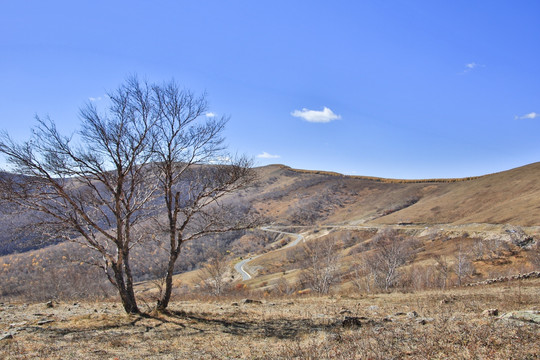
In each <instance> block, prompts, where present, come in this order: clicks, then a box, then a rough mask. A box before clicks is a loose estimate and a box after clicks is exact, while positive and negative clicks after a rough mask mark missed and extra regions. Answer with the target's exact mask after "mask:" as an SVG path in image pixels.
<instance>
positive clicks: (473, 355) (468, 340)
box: [0, 279, 540, 359]
mask: <svg viewBox="0 0 540 360" xmlns="http://www.w3.org/2000/svg"><path fill="white" fill-rule="evenodd" d="M539 299H540V280H538V279H536V280H527V281H520V282H513V283H506V284H499V285H493V286H479V287H473V288H462V289H451V290H447V291H426V292H418V293H407V294H400V293H394V294H377V295H368V296H363V297H360V296H358V297H346V296H334V297H308V298H305V297H294V298H281V299H264V300H262V301H261V302H260V303H259V302H258V301H255V302H247V301H242V300H238V299H237V300H235V299H220V300H215V301H178V302H175V303H173V304H172V306H171V309H170V310H171V312H170V313H169V314H155V313H152V312H150V313H148V314H146V315H143V316H127V315H125V314H123V311H122V309H121V306H119V305H118V304H116V303H114V302H99V303H77V304H74V303H54V305H53V307H48V306H47V305H46V304H7V303H3V304H0V334H4V335H5V334H7V333H10V334H12V336H13V337H12V338H9V336H8V338H7V339H4V340H0V358H2V359H35V358H43V359H239V358H241V359H401V358H410V359H537V358H540V342H539V341H538V339H539V338H540V324H538V323H536V322H535V321H536V320H534V319H533V320H531V319H529V318H528V319H522V320H519V319H517V318H518V317H519V316H514V319H512V316H510V315H508V314H509V313H511V314H516V313H515V311H519V310H532V312H530V313H528V314H534V312H535V311H536V312H537V311H539V310H540V301H539ZM486 309H498V311H499V313H498V315H493V314H492V315H490V314H485V313H483V312H484V310H486Z"/></svg>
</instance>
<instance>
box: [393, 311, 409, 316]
mask: <svg viewBox="0 0 540 360" xmlns="http://www.w3.org/2000/svg"><path fill="white" fill-rule="evenodd" d="M404 315H407V314H405V313H404V312H401V311H400V312H397V313H395V314H394V316H404Z"/></svg>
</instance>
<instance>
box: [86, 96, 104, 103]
mask: <svg viewBox="0 0 540 360" xmlns="http://www.w3.org/2000/svg"><path fill="white" fill-rule="evenodd" d="M101 99H102V97H101V96H98V97H89V98H88V100H90V101H92V102H94V101H100V100H101Z"/></svg>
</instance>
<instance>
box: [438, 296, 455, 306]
mask: <svg viewBox="0 0 540 360" xmlns="http://www.w3.org/2000/svg"><path fill="white" fill-rule="evenodd" d="M455 300H456V299H455V298H444V299H442V300H441V302H440V304H441V305H446V304H451V303H453V302H454V301H455Z"/></svg>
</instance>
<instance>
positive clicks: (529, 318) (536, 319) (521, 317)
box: [500, 310, 540, 324]
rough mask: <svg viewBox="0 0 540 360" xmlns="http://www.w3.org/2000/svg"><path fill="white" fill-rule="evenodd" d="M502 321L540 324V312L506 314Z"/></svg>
mask: <svg viewBox="0 0 540 360" xmlns="http://www.w3.org/2000/svg"><path fill="white" fill-rule="evenodd" d="M500 318H501V319H509V320H517V321H523V322H527V323H533V324H540V311H535V310H518V311H512V312H509V313H507V314H504V315H503V316H501V317H500Z"/></svg>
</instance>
